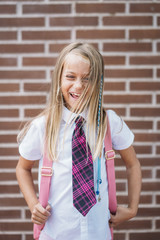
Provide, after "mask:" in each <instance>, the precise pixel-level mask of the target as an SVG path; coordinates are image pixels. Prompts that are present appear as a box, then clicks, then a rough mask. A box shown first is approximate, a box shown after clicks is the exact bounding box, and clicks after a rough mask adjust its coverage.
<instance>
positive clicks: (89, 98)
mask: <svg viewBox="0 0 160 240" xmlns="http://www.w3.org/2000/svg"><path fill="white" fill-rule="evenodd" d="M71 52H72V53H75V54H79V55H81V56H82V57H84V58H87V59H88V60H89V62H90V74H89V85H88V86H87V87H86V89H85V90H84V93H83V94H82V96H81V99H80V102H79V107H78V108H77V109H72V110H73V111H74V112H76V114H77V115H78V114H79V113H80V112H82V111H83V110H84V109H86V108H87V109H88V114H87V116H88V117H87V120H86V126H87V131H86V132H87V133H88V136H87V141H88V143H89V145H90V147H91V151H92V154H93V159H95V158H96V157H97V156H100V155H101V152H102V146H103V139H104V134H105V132H106V125H107V124H106V113H105V111H104V109H103V107H102V104H101V108H100V116H101V117H100V127H99V132H98V133H97V117H98V106H99V93H100V87H101V77H102V76H104V63H103V58H102V56H101V54H100V53H99V52H98V51H97V50H96V49H95V48H94V47H93V46H92V45H90V44H87V43H72V44H70V45H68V46H67V47H65V48H64V49H63V50H62V51H61V53H60V55H59V57H58V59H57V62H56V65H55V68H54V71H53V74H52V81H51V87H50V95H49V101H48V104H47V106H46V109H45V110H44V111H43V112H42V113H41V114H40V115H39V116H42V115H44V116H45V119H46V129H45V130H46V132H45V133H46V134H45V146H46V152H47V153H48V157H49V158H50V159H52V160H53V161H56V160H57V154H56V149H57V144H58V138H59V129H60V122H61V118H62V109H63V106H64V104H65V103H64V100H63V96H62V92H61V76H62V71H63V66H64V63H65V59H66V57H67V55H68V54H69V53H71ZM88 87H89V88H90V90H89V93H90V94H88V95H86V92H87V88H88ZM102 92H103V91H102ZM30 124H31V122H30V123H28V124H27V125H26V126H25V127H24V128H23V129H22V131H21V132H20V134H19V135H18V141H19V142H20V141H21V140H22V139H23V137H24V136H25V134H26V132H27V131H28V129H29V127H30Z"/></svg>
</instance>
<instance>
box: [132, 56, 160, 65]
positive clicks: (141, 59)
mask: <svg viewBox="0 0 160 240" xmlns="http://www.w3.org/2000/svg"><path fill="white" fill-rule="evenodd" d="M130 64H136V65H143V64H145V65H146V64H151V65H156V64H158V65H159V64H160V57H159V56H138V57H130Z"/></svg>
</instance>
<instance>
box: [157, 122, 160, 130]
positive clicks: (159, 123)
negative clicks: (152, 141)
mask: <svg viewBox="0 0 160 240" xmlns="http://www.w3.org/2000/svg"><path fill="white" fill-rule="evenodd" d="M157 128H158V129H160V121H158V122H157Z"/></svg>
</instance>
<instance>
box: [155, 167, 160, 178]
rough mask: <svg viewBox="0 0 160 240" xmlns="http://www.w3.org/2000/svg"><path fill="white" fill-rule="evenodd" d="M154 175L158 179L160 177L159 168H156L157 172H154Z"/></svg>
mask: <svg viewBox="0 0 160 240" xmlns="http://www.w3.org/2000/svg"><path fill="white" fill-rule="evenodd" d="M156 177H157V179H159V178H160V170H159V169H157V172H156Z"/></svg>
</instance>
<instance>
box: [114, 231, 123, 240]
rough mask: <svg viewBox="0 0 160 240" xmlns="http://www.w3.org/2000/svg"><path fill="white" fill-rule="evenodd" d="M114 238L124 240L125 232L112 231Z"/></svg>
mask: <svg viewBox="0 0 160 240" xmlns="http://www.w3.org/2000/svg"><path fill="white" fill-rule="evenodd" d="M114 239H115V240H124V239H125V233H120V232H114Z"/></svg>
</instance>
